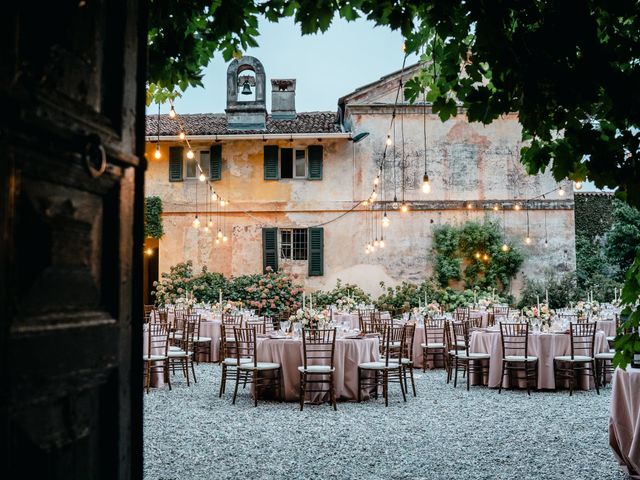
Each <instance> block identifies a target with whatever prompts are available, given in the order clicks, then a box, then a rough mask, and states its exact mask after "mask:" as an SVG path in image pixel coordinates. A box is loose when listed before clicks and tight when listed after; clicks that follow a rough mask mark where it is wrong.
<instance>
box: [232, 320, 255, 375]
mask: <svg viewBox="0 0 640 480" xmlns="http://www.w3.org/2000/svg"><path fill="white" fill-rule="evenodd" d="M233 336H234V337H235V349H236V359H237V360H238V365H240V359H250V360H251V363H253V366H254V367H257V366H258V357H257V356H256V336H257V335H256V329H255V328H240V327H235V326H234V327H233Z"/></svg>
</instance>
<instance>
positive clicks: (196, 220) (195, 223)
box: [192, 215, 200, 229]
mask: <svg viewBox="0 0 640 480" xmlns="http://www.w3.org/2000/svg"><path fill="white" fill-rule="evenodd" d="M192 225H193V228H195V229H198V228H200V219H199V218H198V215H196V218H194V219H193V223H192Z"/></svg>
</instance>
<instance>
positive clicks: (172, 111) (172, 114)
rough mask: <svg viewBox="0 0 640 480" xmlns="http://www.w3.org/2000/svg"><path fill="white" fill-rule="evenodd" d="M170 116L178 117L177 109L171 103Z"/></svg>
mask: <svg viewBox="0 0 640 480" xmlns="http://www.w3.org/2000/svg"><path fill="white" fill-rule="evenodd" d="M169 117H171V118H176V110H175V108H173V105H171V108H170V109H169Z"/></svg>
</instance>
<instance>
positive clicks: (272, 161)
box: [264, 145, 278, 180]
mask: <svg viewBox="0 0 640 480" xmlns="http://www.w3.org/2000/svg"><path fill="white" fill-rule="evenodd" d="M264 179H265V180H278V147H276V146H275V145H266V146H265V147H264Z"/></svg>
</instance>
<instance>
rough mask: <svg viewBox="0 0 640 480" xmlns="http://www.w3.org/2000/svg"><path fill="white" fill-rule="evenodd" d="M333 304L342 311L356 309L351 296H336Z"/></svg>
mask: <svg viewBox="0 0 640 480" xmlns="http://www.w3.org/2000/svg"><path fill="white" fill-rule="evenodd" d="M335 304H336V306H337V307H338V310H340V311H342V312H352V311H354V310H355V309H356V301H355V300H354V299H353V298H351V297H342V298H338V299H337V300H336V302H335Z"/></svg>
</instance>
